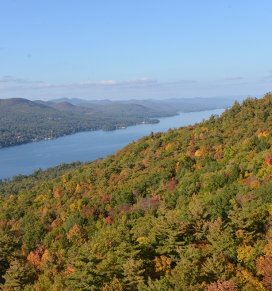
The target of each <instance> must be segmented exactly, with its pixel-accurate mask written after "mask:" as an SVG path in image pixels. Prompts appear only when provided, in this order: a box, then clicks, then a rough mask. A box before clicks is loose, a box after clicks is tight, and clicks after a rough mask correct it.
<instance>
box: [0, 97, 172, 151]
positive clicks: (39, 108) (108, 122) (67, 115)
mask: <svg viewBox="0 0 272 291" xmlns="http://www.w3.org/2000/svg"><path fill="white" fill-rule="evenodd" d="M175 114H176V113H175V112H172V111H171V113H169V112H168V111H165V110H152V109H150V108H146V107H144V106H141V105H138V104H130V103H129V104H115V103H114V104H106V105H96V104H94V105H93V106H92V107H81V106H75V105H72V104H70V103H69V102H60V103H54V102H44V101H30V100H27V99H22V98H11V99H0V148H1V147H8V146H13V145H18V144H23V143H29V142H33V141H39V140H43V139H52V138H57V137H60V136H63V135H67V134H73V133H76V132H81V131H91V130H101V129H102V130H115V129H118V128H122V127H127V126H130V125H135V124H139V123H157V122H158V120H157V119H154V118H153V117H156V116H169V115H175Z"/></svg>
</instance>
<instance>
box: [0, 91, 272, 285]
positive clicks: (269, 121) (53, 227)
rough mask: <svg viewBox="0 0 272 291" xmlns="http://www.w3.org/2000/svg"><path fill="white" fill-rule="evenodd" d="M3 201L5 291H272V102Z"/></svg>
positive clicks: (1, 189)
mask: <svg viewBox="0 0 272 291" xmlns="http://www.w3.org/2000/svg"><path fill="white" fill-rule="evenodd" d="M0 193H1V196H0V260H1V262H0V276H1V279H0V281H1V283H2V289H3V290H37V291H40V290H41V291H43V290H71V291H72V290H104V291H109V290H112V291H113V290H142V291H149V290H154V291H155V290H161V291H165V290H184V291H187V290H206V291H215V290H244V291H250V290H252V291H253V290H254V291H255V290H272V288H271V282H272V268H271V266H272V227H271V226H272V224H271V222H272V195H271V193H272V94H267V95H266V96H265V97H264V98H262V99H258V100H257V99H248V100H246V101H244V102H243V103H242V105H240V104H239V103H235V104H234V105H233V106H232V107H231V108H230V109H228V110H226V111H225V112H224V113H223V114H222V116H221V117H216V116H213V117H211V118H210V119H209V120H208V121H205V122H202V123H199V124H197V125H194V126H188V127H184V128H180V129H176V130H169V131H168V132H167V133H164V134H162V133H156V134H151V135H150V136H148V137H145V138H142V139H141V140H139V141H137V142H134V143H132V144H130V145H128V146H127V147H125V148H124V149H122V150H120V151H118V152H117V153H116V154H115V155H112V156H110V157H108V158H106V159H103V160H99V161H95V162H92V163H88V164H83V165H81V164H74V165H66V166H65V165H63V166H59V167H57V168H54V169H51V170H47V171H45V172H42V171H38V172H36V173H35V174H33V175H32V176H29V177H17V178H16V179H14V180H13V181H10V182H3V183H1V184H0Z"/></svg>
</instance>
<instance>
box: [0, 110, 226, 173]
mask: <svg viewBox="0 0 272 291" xmlns="http://www.w3.org/2000/svg"><path fill="white" fill-rule="evenodd" d="M223 111H224V109H215V110H208V111H201V112H189V113H181V114H180V115H177V116H173V117H165V118H159V120H160V123H157V124H141V125H136V126H130V127H127V128H125V129H120V130H115V131H89V132H81V133H77V134H73V135H68V136H64V137H60V138H57V139H54V140H44V141H40V142H33V143H29V144H24V145H19V146H13V147H9V148H4V149H0V179H4V178H11V177H13V176H16V175H19V174H31V173H32V172H33V171H34V170H37V169H46V168H49V167H53V166H56V165H58V164H60V163H70V162H74V161H80V162H87V161H92V160H95V159H97V158H102V157H105V156H107V155H109V154H112V153H114V152H115V151H117V150H118V149H120V148H122V147H123V146H125V145H127V144H128V143H130V142H132V141H135V140H137V139H139V138H140V137H143V136H145V135H149V134H150V133H151V132H159V131H167V130H168V129H169V128H177V127H181V126H185V125H190V124H194V123H197V122H200V121H202V120H203V119H207V118H209V117H210V116H211V115H212V114H218V115H219V114H221V113H222V112H223Z"/></svg>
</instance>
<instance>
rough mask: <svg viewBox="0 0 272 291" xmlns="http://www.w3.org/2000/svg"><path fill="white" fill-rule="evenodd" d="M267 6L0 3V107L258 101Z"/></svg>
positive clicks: (264, 80)
mask: <svg viewBox="0 0 272 291" xmlns="http://www.w3.org/2000/svg"><path fill="white" fill-rule="evenodd" d="M271 14H272V1H271V0H260V1H256V0H247V1H246V0H238V1H237V0H221V1H218V0H205V1H203V0H179V1H178V0H168V1H165V0H164V1H162V0H156V1H155V0H130V1H129V0H107V1H106V0H77V1H75V0H65V1H64V0H46V1H41V0H40V1H37V0H24V1H22V0H9V1H0V35H1V37H0V98H8V97H24V98H29V99H52V98H59V97H78V98H86V99H103V98H108V99H130V98H138V99H144V98H172V97H175V98H179V97H180V98H186V97H213V96H235V95H237V96H238V95H239V96H240V95H251V96H254V95H261V94H264V93H266V92H268V91H271V84H272V56H271V51H272V24H271Z"/></svg>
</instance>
